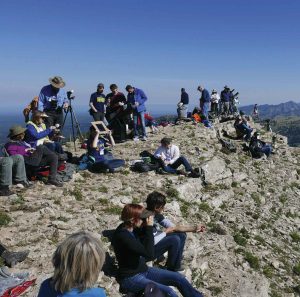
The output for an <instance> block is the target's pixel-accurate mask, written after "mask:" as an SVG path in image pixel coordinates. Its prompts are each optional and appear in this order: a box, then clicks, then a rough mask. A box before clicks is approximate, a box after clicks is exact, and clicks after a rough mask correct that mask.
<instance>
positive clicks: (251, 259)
mask: <svg viewBox="0 0 300 297" xmlns="http://www.w3.org/2000/svg"><path fill="white" fill-rule="evenodd" d="M244 258H245V260H246V261H247V262H248V263H249V265H250V267H251V268H253V269H255V270H258V269H259V267H260V263H259V259H258V257H256V256H255V255H253V254H251V253H250V252H245V254H244Z"/></svg>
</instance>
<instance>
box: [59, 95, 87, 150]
mask: <svg viewBox="0 0 300 297" xmlns="http://www.w3.org/2000/svg"><path fill="white" fill-rule="evenodd" d="M68 114H70V115H71V126H72V136H73V143H74V150H75V152H76V143H75V142H76V137H75V128H76V130H77V136H78V135H79V138H80V140H83V136H82V133H81V130H80V124H79V122H78V120H77V117H76V115H75V112H74V110H73V107H72V100H69V106H68V108H67V111H66V113H65V117H64V121H63V124H62V130H63V129H64V126H65V123H66V119H67V116H68Z"/></svg>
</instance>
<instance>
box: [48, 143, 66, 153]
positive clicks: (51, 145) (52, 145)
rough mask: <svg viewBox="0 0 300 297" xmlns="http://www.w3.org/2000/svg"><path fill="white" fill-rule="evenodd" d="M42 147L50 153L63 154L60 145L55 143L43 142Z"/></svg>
mask: <svg viewBox="0 0 300 297" xmlns="http://www.w3.org/2000/svg"><path fill="white" fill-rule="evenodd" d="M44 145H45V146H46V147H47V148H48V149H49V150H50V151H52V152H55V153H58V154H63V153H64V150H63V148H62V145H61V144H60V143H59V142H57V141H54V142H45V143H44Z"/></svg>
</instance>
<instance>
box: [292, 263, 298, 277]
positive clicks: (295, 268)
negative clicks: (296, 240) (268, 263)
mask: <svg viewBox="0 0 300 297" xmlns="http://www.w3.org/2000/svg"><path fill="white" fill-rule="evenodd" d="M293 272H294V273H295V274H297V275H300V262H299V263H297V264H296V265H295V266H294V267H293Z"/></svg>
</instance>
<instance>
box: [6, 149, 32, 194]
mask: <svg viewBox="0 0 300 297" xmlns="http://www.w3.org/2000/svg"><path fill="white" fill-rule="evenodd" d="M13 181H14V183H16V184H21V185H22V186H23V187H25V188H29V187H31V186H32V184H31V183H30V182H28V180H27V176H26V169H25V163H24V158H23V156H21V155H14V156H8V155H7V154H6V152H5V149H4V148H2V149H1V150H0V196H10V195H12V194H14V192H13V191H11V190H10V188H9V187H10V186H11V185H12V184H13Z"/></svg>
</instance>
